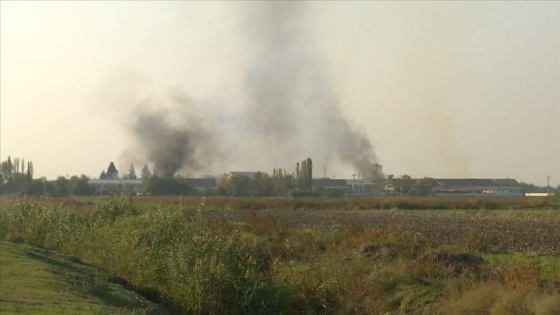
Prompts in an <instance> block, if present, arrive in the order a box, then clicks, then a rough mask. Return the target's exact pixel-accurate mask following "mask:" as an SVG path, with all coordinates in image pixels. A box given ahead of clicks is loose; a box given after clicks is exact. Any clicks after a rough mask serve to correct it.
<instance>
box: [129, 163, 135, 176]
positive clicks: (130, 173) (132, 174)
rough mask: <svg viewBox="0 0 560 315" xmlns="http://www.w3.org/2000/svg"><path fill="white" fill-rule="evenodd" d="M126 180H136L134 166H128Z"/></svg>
mask: <svg viewBox="0 0 560 315" xmlns="http://www.w3.org/2000/svg"><path fill="white" fill-rule="evenodd" d="M128 178H130V179H136V178H137V177H136V169H135V168H134V164H130V168H129V169H128Z"/></svg>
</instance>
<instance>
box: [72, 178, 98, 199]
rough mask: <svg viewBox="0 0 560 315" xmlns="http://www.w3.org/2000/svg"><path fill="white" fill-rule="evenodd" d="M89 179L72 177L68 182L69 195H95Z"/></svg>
mask: <svg viewBox="0 0 560 315" xmlns="http://www.w3.org/2000/svg"><path fill="white" fill-rule="evenodd" d="M88 180H89V177H87V176H86V175H83V174H82V175H81V176H72V177H70V179H69V181H68V185H67V186H68V193H69V194H70V195H76V196H87V195H94V194H95V189H94V187H93V186H91V185H89V184H88Z"/></svg>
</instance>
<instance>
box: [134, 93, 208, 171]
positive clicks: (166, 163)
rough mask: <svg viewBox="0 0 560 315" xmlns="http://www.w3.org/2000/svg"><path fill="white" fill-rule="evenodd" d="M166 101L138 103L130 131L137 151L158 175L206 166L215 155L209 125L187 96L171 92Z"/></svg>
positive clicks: (199, 168) (195, 169) (194, 169)
mask: <svg viewBox="0 0 560 315" xmlns="http://www.w3.org/2000/svg"><path fill="white" fill-rule="evenodd" d="M169 103H170V104H171V106H170V107H169V106H168V108H165V109H162V108H158V109H157V110H156V109H150V108H149V107H148V105H147V104H142V105H140V106H138V108H137V110H136V116H137V117H136V119H135V120H134V121H133V123H132V125H131V131H132V132H133V135H134V136H135V138H136V142H137V143H138V146H139V148H138V149H139V151H140V152H142V154H143V156H144V157H145V158H146V159H147V160H148V161H149V162H150V164H152V167H153V170H154V173H155V174H157V175H160V176H173V175H175V174H176V173H177V172H178V171H185V172H195V171H198V170H201V169H204V168H206V167H208V166H209V165H210V164H211V161H212V160H213V159H214V158H216V157H218V156H219V152H218V150H217V147H216V144H215V143H214V140H215V135H214V134H213V132H212V129H211V128H210V127H209V126H208V125H207V123H205V122H206V120H205V119H204V118H203V117H202V116H201V115H198V114H197V113H196V111H197V109H196V108H195V106H193V104H192V102H191V101H190V100H189V99H188V98H187V97H184V96H181V95H173V96H172V99H171V101H170V102H169Z"/></svg>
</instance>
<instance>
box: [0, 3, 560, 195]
mask: <svg viewBox="0 0 560 315" xmlns="http://www.w3.org/2000/svg"><path fill="white" fill-rule="evenodd" d="M0 5H1V8H0V12H1V34H0V35H1V43H0V44H1V56H0V57H1V59H0V72H1V78H0V79H1V81H0V82H1V100H0V101H1V134H0V135H1V147H0V149H1V151H0V153H1V159H2V160H4V159H6V158H7V156H8V155H11V156H12V157H21V158H24V159H26V160H32V161H33V163H34V166H35V175H36V176H47V177H48V178H54V177H56V176H57V175H67V174H69V175H74V174H82V173H84V174H86V175H91V176H98V174H99V173H100V172H101V170H102V169H106V168H107V165H108V164H109V162H110V161H114V162H115V163H116V164H117V167H118V168H119V170H120V171H121V172H123V171H126V168H127V167H128V164H130V163H131V162H134V163H136V166H137V169H139V168H140V167H141V165H138V163H143V162H144V161H145V160H144V159H143V157H141V156H137V154H136V155H135V152H136V151H135V149H134V148H135V146H134V144H133V143H132V142H133V140H132V139H133V136H132V135H131V134H130V132H129V131H128V129H127V127H126V126H128V125H129V123H130V120H131V119H133V118H131V117H133V115H134V110H135V108H136V105H135V103H136V102H139V101H142V100H145V99H150V104H151V106H152V107H155V108H158V107H166V106H167V105H166V101H165V99H166V97H167V96H168V95H169V93H170V91H171V92H173V91H175V92H173V93H179V94H181V95H188V98H189V99H192V100H194V101H193V102H195V103H196V104H197V105H196V108H195V109H194V110H193V111H194V112H193V115H194V116H197V115H198V116H200V117H202V116H205V115H208V117H221V118H222V119H224V120H221V123H219V124H217V125H220V126H215V129H216V130H217V131H219V132H220V131H221V132H226V133H228V132H229V133H231V132H232V131H231V130H229V129H227V127H224V126H223V124H224V122H227V121H229V120H231V119H235V115H236V114H237V113H238V112H239V111H240V110H241V109H242V108H243V106H244V102H247V93H246V88H247V69H251V65H252V62H253V61H254V60H252V58H253V57H254V51H251V50H252V47H254V46H251V45H247V44H246V42H247V41H250V40H251V38H250V37H251V36H252V35H251V34H252V32H251V29H250V28H258V27H259V26H258V25H256V24H255V23H254V20H253V21H252V23H247V17H248V16H250V14H249V13H248V12H250V11H251V10H252V7H253V6H255V5H257V4H255V3H251V2H248V3H237V2H179V1H174V2H156V1H154V2H147V1H138V2H131V1H127V2H114V1H99V2H97V1H91V2H86V1H61V2H46V1H45V2H41V1H28V2H16V1H1V2H0ZM297 10H300V11H301V18H302V21H303V22H302V24H303V25H302V26H301V32H302V36H301V39H303V40H305V41H308V43H307V46H306V47H308V46H309V47H313V59H314V62H315V63H316V65H318V69H320V71H319V72H320V75H321V76H322V78H321V80H322V81H324V82H325V86H328V90H329V95H332V96H330V98H332V99H334V102H336V104H337V106H338V107H339V108H340V110H341V112H342V114H343V116H344V117H345V118H346V119H347V120H348V121H349V122H350V123H351V124H352V125H353V126H354V127H355V128H356V129H357V130H360V131H363V132H364V133H365V134H367V135H368V136H369V138H370V140H371V142H372V144H373V146H374V148H375V152H376V155H377V158H378V160H379V162H380V163H381V164H382V165H383V167H384V172H385V173H386V174H395V175H397V176H399V175H402V174H409V175H411V176H413V177H423V176H430V177H445V178H447V177H473V178H474V177H482V178H505V177H509V178H515V179H517V180H520V181H525V182H531V183H535V184H538V185H545V184H546V176H547V175H550V176H552V177H551V185H553V186H557V185H558V184H559V183H560V2H552V1H546V2H534V1H531V2H518V1H516V2H504V1H492V2H439V1H437V2H305V3H304V4H301V5H299V6H298V7H297ZM298 12H299V11H298ZM298 14H299V13H298ZM265 24H266V23H265ZM265 24H263V27H268V26H267V25H268V24H266V25H265ZM280 57H281V56H280ZM279 66H280V65H279ZM257 79H258V78H257ZM252 80H255V78H253V79H252ZM177 91H179V92H177ZM216 115H217V116H216ZM224 117H225V118H224ZM201 119H202V118H201ZM224 130H225V131H224ZM219 132H218V134H219ZM332 136H334V135H329V134H325V135H324V137H325V138H324V139H322V140H321V141H325V139H329V137H332ZM228 137H235V135H231V134H226V135H225V136H224V137H223V138H224V139H228ZM222 141H224V142H225V140H223V139H222ZM247 142H248V143H251V140H250V139H247ZM240 146H241V147H243V143H241V144H240ZM238 151H245V154H239V155H238V156H237V158H232V159H227V158H226V159H222V160H221V162H220V163H217V164H215V165H213V166H212V168H209V169H204V170H202V171H201V172H206V173H214V174H219V173H223V172H226V171H230V170H255V169H261V170H265V171H269V172H270V171H271V170H272V168H273V167H275V166H282V167H286V168H289V167H292V166H291V165H292V164H294V163H295V162H296V161H298V160H302V159H304V158H305V157H306V156H294V159H293V161H275V160H274V158H273V157H269V156H267V155H266V154H265V153H260V152H254V151H250V150H249V148H245V149H243V150H238ZM249 151H250V152H249ZM255 151H256V150H255ZM261 151H262V150H261ZM223 153H224V152H221V153H220V154H223ZM226 153H227V152H226ZM226 156H227V154H226ZM251 156H258V157H262V159H260V160H259V161H260V162H258V163H257V162H255V159H251V158H250V157H251ZM241 157H243V158H241ZM311 158H313V159H314V162H315V166H316V168H315V172H316V173H315V174H322V165H323V164H328V166H327V175H328V176H335V177H337V178H351V174H352V172H353V170H352V169H351V168H349V167H348V165H344V163H342V162H340V161H336V160H328V161H327V160H321V159H322V158H321V157H313V156H312V157H311ZM282 163H289V165H285V164H282Z"/></svg>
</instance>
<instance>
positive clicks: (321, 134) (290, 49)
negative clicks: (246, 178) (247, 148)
mask: <svg viewBox="0 0 560 315" xmlns="http://www.w3.org/2000/svg"><path fill="white" fill-rule="evenodd" d="M244 9H245V10H244V16H245V18H246V20H245V21H246V24H245V27H246V31H247V32H246V34H247V35H248V38H247V46H248V51H250V52H252V53H250V57H249V58H248V65H247V73H248V75H247V77H248V94H249V100H250V101H249V104H248V105H247V108H246V110H247V111H246V119H247V124H246V125H247V128H249V129H250V132H251V134H253V135H262V136H264V138H265V140H264V143H263V146H267V147H268V148H267V150H271V149H272V151H273V152H274V156H275V157H276V158H279V157H282V158H284V159H288V160H289V159H290V158H291V160H294V158H296V157H298V156H297V154H298V152H299V154H301V155H305V154H306V153H307V154H308V155H310V156H312V158H315V159H320V160H321V162H328V161H333V160H335V161H336V160H338V162H342V163H343V164H347V165H350V166H352V167H353V168H354V169H355V171H357V172H359V173H361V175H362V176H363V178H368V179H371V178H377V177H378V176H380V175H381V174H380V168H379V167H378V162H377V158H376V155H375V151H374V147H373V145H372V143H371V141H370V139H369V138H368V137H367V136H366V135H365V134H364V133H363V132H360V131H359V130H358V129H357V128H356V127H354V126H353V125H352V124H351V123H350V122H349V121H348V120H347V119H346V118H345V117H344V116H343V115H342V113H341V111H340V109H339V108H338V107H337V106H336V105H335V102H336V101H335V99H336V97H335V95H334V93H333V90H334V87H332V86H329V85H328V80H326V78H325V76H324V74H323V73H322V71H321V67H320V62H319V56H318V55H317V53H316V51H315V50H314V46H313V44H312V43H313V38H312V37H311V36H310V35H309V33H308V32H307V30H306V23H308V22H309V19H308V18H307V16H306V15H305V13H306V4H305V3H301V2H259V3H250V4H249V5H247V6H246V7H244ZM270 140H274V141H273V142H270ZM276 144H281V145H280V146H279V147H280V150H278V151H280V152H278V151H276V150H274V149H273V148H274V147H276ZM263 149H265V148H263ZM282 152H284V153H285V154H284V156H282ZM286 155H287V156H286ZM316 161H317V160H316Z"/></svg>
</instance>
